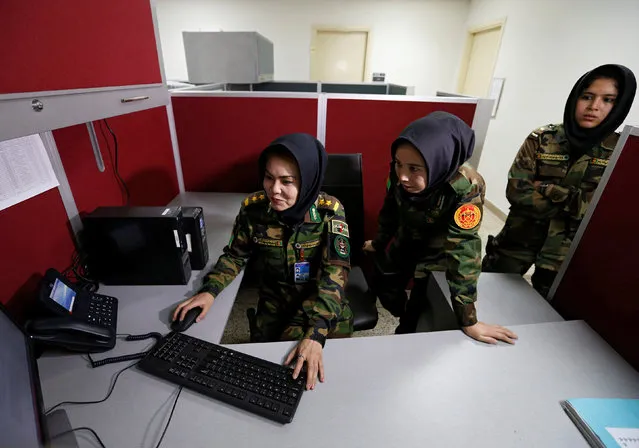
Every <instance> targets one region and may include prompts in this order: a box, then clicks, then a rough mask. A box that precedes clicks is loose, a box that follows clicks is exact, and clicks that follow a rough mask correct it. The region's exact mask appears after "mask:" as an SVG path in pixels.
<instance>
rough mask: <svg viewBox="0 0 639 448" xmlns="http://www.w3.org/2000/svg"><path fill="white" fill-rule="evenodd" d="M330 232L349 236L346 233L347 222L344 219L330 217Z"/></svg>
mask: <svg viewBox="0 0 639 448" xmlns="http://www.w3.org/2000/svg"><path fill="white" fill-rule="evenodd" d="M330 231H331V233H335V234H337V235H344V236H345V237H347V238H348V237H349V236H350V235H349V234H348V224H346V223H345V222H344V221H340V220H338V219H332V220H331V229H330Z"/></svg>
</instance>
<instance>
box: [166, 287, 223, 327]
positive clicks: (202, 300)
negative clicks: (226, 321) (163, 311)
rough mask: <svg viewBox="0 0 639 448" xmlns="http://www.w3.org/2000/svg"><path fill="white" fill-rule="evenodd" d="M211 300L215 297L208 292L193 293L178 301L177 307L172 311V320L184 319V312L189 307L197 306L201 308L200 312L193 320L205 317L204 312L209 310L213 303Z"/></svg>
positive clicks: (197, 320)
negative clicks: (187, 297) (191, 295)
mask: <svg viewBox="0 0 639 448" xmlns="http://www.w3.org/2000/svg"><path fill="white" fill-rule="evenodd" d="M213 300H215V298H214V297H213V294H211V293H209V292H203V293H200V294H197V295H194V296H193V297H191V298H190V299H187V300H185V301H184V302H182V303H180V304H179V305H178V306H177V308H175V311H173V320H180V321H181V320H184V316H186V313H187V312H188V311H189V310H190V309H192V308H195V307H198V306H199V307H200V308H202V312H201V313H200V315H199V316H198V317H197V319H195V322H199V321H201V320H202V319H204V318H205V317H206V313H208V312H209V308H211V305H213Z"/></svg>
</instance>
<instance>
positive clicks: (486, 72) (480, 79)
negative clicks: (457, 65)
mask: <svg viewBox="0 0 639 448" xmlns="http://www.w3.org/2000/svg"><path fill="white" fill-rule="evenodd" d="M501 30H502V28H501V26H496V27H493V28H489V29H486V30H482V31H478V32H475V33H472V34H471V43H470V51H469V52H468V59H467V62H466V71H465V73H462V77H463V81H462V84H461V89H460V93H461V94H463V95H470V96H476V97H482V98H485V97H486V96H487V95H488V89H489V88H490V83H491V81H492V79H493V71H494V69H495V63H496V62H497V55H498V54H499V43H500V41H501Z"/></svg>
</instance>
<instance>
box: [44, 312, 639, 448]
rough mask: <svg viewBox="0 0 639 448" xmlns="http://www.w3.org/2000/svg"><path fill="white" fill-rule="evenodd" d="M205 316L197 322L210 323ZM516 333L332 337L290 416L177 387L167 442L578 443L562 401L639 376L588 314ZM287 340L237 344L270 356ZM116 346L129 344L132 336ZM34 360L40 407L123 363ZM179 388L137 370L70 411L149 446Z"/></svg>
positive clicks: (635, 383) (118, 440)
mask: <svg viewBox="0 0 639 448" xmlns="http://www.w3.org/2000/svg"><path fill="white" fill-rule="evenodd" d="M210 323H211V322H210V321H209V322H207V321H204V322H203V323H201V324H198V326H199V327H201V328H199V329H198V330H206V331H213V330H214V329H213V328H211V327H212V326H211V325H210ZM192 330H195V327H193V328H192ZM192 330H189V331H188V333H190V334H194V331H192ZM514 330H515V331H517V333H518V334H519V336H520V340H519V342H518V343H517V344H516V345H515V346H506V345H498V346H488V345H483V344H480V343H476V342H474V341H472V340H471V339H469V338H467V337H465V336H464V335H463V334H462V333H461V332H460V331H442V332H434V333H418V334H413V335H397V336H379V337H370V338H353V339H346V340H334V341H329V342H328V343H327V345H326V350H325V355H324V356H325V366H326V378H327V382H326V383H324V384H321V385H319V386H318V388H317V390H316V391H313V392H305V394H304V396H303V397H302V401H301V403H300V406H299V408H298V411H297V414H296V416H295V419H294V421H293V423H291V424H289V425H278V424H275V423H272V422H270V421H267V420H264V419H262V418H261V417H257V416H254V415H252V414H249V413H245V412H243V411H241V410H238V409H236V408H233V407H230V406H227V405H225V404H222V403H219V402H217V401H214V400H212V399H209V398H207V397H204V396H201V395H199V394H196V393H194V392H191V391H188V390H183V391H182V395H181V396H180V399H179V402H178V404H177V407H176V410H175V414H174V415H173V419H172V421H171V425H170V427H169V429H168V431H167V434H166V436H165V440H164V442H163V446H165V447H177V446H191V447H205V446H220V447H227V446H233V447H255V446H260V447H274V448H275V447H277V448H284V447H295V448H297V447H300V446H304V447H308V448H312V447H322V448H324V447H326V446H327V444H332V443H334V442H333V441H332V440H335V439H336V441H337V443H339V444H340V445H344V446H349V447H363V446H366V447H384V448H387V447H391V446H393V447H394V446H434V447H438V446H442V447H448V446H475V447H496V446H499V447H502V446H518V447H521V446H530V447H539V446H544V447H554V446H557V447H564V446H570V447H578V446H583V447H586V446H587V444H586V442H585V440H584V439H583V438H582V436H581V434H580V433H579V432H578V430H577V429H576V427H575V426H574V425H573V423H572V422H571V421H570V420H569V418H568V417H567V416H566V415H565V414H564V412H563V410H562V409H561V407H560V406H559V400H562V399H566V398H572V397H634V398H637V397H639V373H637V372H636V371H635V370H634V369H632V367H630V365H628V364H627V363H626V362H625V361H624V360H623V359H622V358H621V357H620V356H619V355H618V354H617V353H616V352H615V351H613V350H612V349H611V348H610V347H609V346H608V345H607V344H606V343H605V342H604V341H603V340H602V339H601V338H600V337H599V336H598V335H597V334H596V333H595V332H594V331H592V330H591V329H590V327H588V326H587V325H586V324H585V323H583V322H581V321H573V322H557V323H545V324H536V325H524V326H516V327H514ZM290 347H292V344H291V343H283V342H282V343H269V344H246V345H234V346H233V348H235V349H237V350H240V351H243V352H246V353H249V354H252V355H255V356H260V357H263V358H266V359H269V360H271V361H276V362H278V361H280V360H281V359H282V357H283V356H284V355H285V354H286V352H287V350H288V349H289V348H290ZM118 348H119V349H120V350H119V351H121V352H122V351H125V350H124V349H127V348H128V350H127V351H134V350H133V349H132V348H131V347H129V345H128V343H119V344H118ZM39 368H40V376H41V378H42V385H43V390H44V399H45V406H46V407H47V408H48V407H50V406H52V405H53V404H55V403H57V402H59V401H63V400H87V399H99V398H101V397H103V396H104V394H105V392H106V390H107V388H108V386H109V384H110V381H111V378H112V376H113V374H114V373H115V372H116V371H117V370H119V369H120V368H122V365H110V366H105V367H100V368H98V369H95V370H91V369H89V368H87V365H86V362H85V361H84V360H83V359H82V358H80V357H79V356H71V355H69V356H62V357H57V358H54V357H46V358H42V359H40V361H39ZM175 390H176V388H175V386H174V385H172V384H170V383H167V382H165V381H162V380H159V379H156V378H153V377H151V376H149V375H147V374H145V373H143V372H140V371H139V370H137V368H135V367H134V368H132V369H131V370H129V371H127V372H125V373H124V374H122V376H121V377H120V379H119V381H118V384H117V386H116V388H115V391H114V392H113V395H112V396H111V398H109V400H108V401H107V402H106V403H103V404H99V405H80V406H68V407H67V408H66V409H67V412H68V414H69V418H70V420H71V423H72V424H73V426H74V427H77V426H89V427H92V428H93V429H95V430H96V431H97V433H98V434H99V435H100V437H101V438H102V439H103V441H104V443H105V444H106V446H108V447H130V446H131V447H132V446H143V447H152V446H154V445H155V443H157V440H158V438H159V435H160V433H161V430H162V428H163V425H164V423H165V422H166V419H167V417H168V414H169V412H170V409H171V405H172V403H173V401H172V398H173V397H174V393H175ZM87 440H88V439H87ZM80 444H81V446H92V445H90V444H89V443H88V442H87V441H86V440H84V439H80Z"/></svg>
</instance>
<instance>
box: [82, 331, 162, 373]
mask: <svg viewBox="0 0 639 448" xmlns="http://www.w3.org/2000/svg"><path fill="white" fill-rule="evenodd" d="M149 338H153V339H155V343H156V344H157V343H158V342H159V341H160V339H162V335H161V334H160V333H157V332H151V333H146V334H129V335H127V336H126V338H124V340H125V341H143V340H145V339H149ZM154 348H155V344H154V345H153V347H151V348H150V349H148V350H146V351H144V352H141V353H134V354H131V355H122V356H114V357H112V358H105V359H99V360H97V361H96V360H94V359H93V358H92V357H91V354H89V353H87V355H88V357H89V361H90V362H91V367H93V368H96V367H102V366H104V365H107V364H116V363H118V362H124V361H134V360H136V359H142V358H144V357H145V356H146V355H148V354H149V353H150V352H151V351H152V350H153V349H154Z"/></svg>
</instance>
